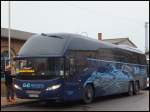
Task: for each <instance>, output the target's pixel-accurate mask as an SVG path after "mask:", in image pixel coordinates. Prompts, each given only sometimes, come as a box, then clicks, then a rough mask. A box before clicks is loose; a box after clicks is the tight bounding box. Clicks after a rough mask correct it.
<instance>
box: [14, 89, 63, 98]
mask: <svg viewBox="0 0 150 112" xmlns="http://www.w3.org/2000/svg"><path fill="white" fill-rule="evenodd" d="M61 93H62V91H61V92H60V90H59V91H58V90H54V91H45V90H44V91H36V90H16V96H17V97H18V98H21V99H40V100H62V94H61Z"/></svg>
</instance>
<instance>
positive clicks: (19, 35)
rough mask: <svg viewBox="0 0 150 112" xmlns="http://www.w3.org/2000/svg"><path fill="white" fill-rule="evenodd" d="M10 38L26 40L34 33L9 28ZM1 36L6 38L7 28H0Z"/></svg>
mask: <svg viewBox="0 0 150 112" xmlns="http://www.w3.org/2000/svg"><path fill="white" fill-rule="evenodd" d="M10 32H11V38H13V39H18V40H27V39H28V38H30V37H31V36H32V35H33V34H34V33H30V32H25V31H20V30H15V29H11V30H10ZM1 37H3V38H8V28H1Z"/></svg>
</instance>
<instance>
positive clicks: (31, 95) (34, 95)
mask: <svg viewBox="0 0 150 112" xmlns="http://www.w3.org/2000/svg"><path fill="white" fill-rule="evenodd" d="M29 97H34V98H37V97H39V95H38V94H29Z"/></svg>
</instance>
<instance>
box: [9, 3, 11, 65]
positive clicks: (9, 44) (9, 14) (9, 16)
mask: <svg viewBox="0 0 150 112" xmlns="http://www.w3.org/2000/svg"><path fill="white" fill-rule="evenodd" d="M10 7H11V5H10V1H8V55H9V65H10V64H11V62H10V59H11V54H10V41H11V40H10V20H11V18H10V17H11V12H10V11H11V9H10Z"/></svg>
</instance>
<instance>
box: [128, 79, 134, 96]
mask: <svg viewBox="0 0 150 112" xmlns="http://www.w3.org/2000/svg"><path fill="white" fill-rule="evenodd" d="M133 92H134V87H133V83H132V82H130V83H129V87H128V95H129V96H133Z"/></svg>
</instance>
